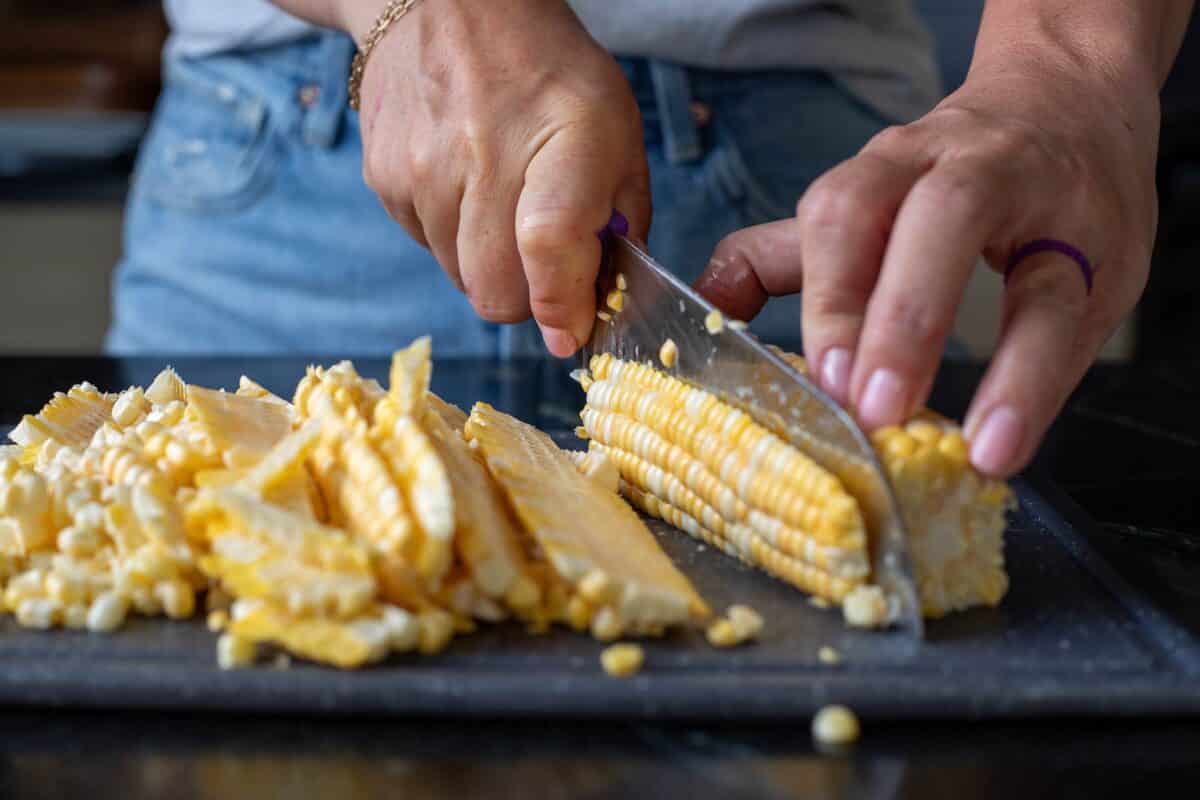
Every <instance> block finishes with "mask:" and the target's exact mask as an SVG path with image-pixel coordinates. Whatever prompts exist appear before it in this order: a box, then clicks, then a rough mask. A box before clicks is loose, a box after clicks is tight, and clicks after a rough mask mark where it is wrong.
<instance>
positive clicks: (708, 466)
mask: <svg viewBox="0 0 1200 800" xmlns="http://www.w3.org/2000/svg"><path fill="white" fill-rule="evenodd" d="M779 353H780V355H782V356H784V357H785V358H787V359H788V360H789V361H790V362H791V363H792V364H793V366H796V367H798V368H800V369H804V368H805V367H804V364H803V361H802V360H801V359H799V358H798V357H795V356H792V355H791V354H786V353H782V351H779ZM590 374H591V375H592V376H593V378H594V379H595V380H594V383H592V385H591V386H590V388H589V389H588V390H587V405H586V406H585V408H584V409H583V411H582V413H581V417H582V419H583V422H584V426H585V427H586V429H587V433H588V436H589V438H590V442H589V448H590V449H591V450H593V451H598V452H601V453H604V454H605V455H606V456H607V457H608V458H609V459H610V460H611V461H612V462H613V463H614V464H616V466H617V467H618V469H619V471H620V476H621V479H622V482H623V484H622V488H623V490H624V491H625V493H626V495H627V496H628V497H629V498H630V500H631V502H633V503H634V505H636V506H638V507H639V508H641V509H642V510H643V511H645V512H646V513H647V514H650V515H652V516H657V517H660V518H662V519H664V520H666V521H667V522H670V523H671V524H673V525H675V526H676V527H679V528H681V529H683V530H685V531H686V532H688V533H690V534H691V535H693V536H695V537H697V538H699V539H702V540H703V541H705V542H707V543H709V544H711V545H713V546H715V547H718V548H719V549H721V550H722V551H724V552H726V553H728V554H730V555H733V556H735V557H738V558H740V559H742V560H744V561H746V562H748V563H750V564H753V565H755V566H758V567H760V568H761V569H763V570H764V571H766V572H768V573H770V574H772V575H774V576H776V577H778V578H781V579H782V580H784V581H786V582H788V583H791V584H792V585H794V586H796V587H797V588H799V589H801V590H803V591H805V592H807V593H809V594H812V595H814V596H817V597H820V598H824V599H827V600H830V601H833V602H835V603H837V604H839V605H841V606H843V610H844V612H845V614H846V618H847V621H848V622H849V623H851V624H854V625H864V626H877V625H880V624H883V623H885V622H886V620H887V616H888V611H889V609H888V607H887V603H886V600H885V598H884V596H883V593H882V592H881V591H880V590H879V589H878V588H877V587H875V586H874V585H872V584H871V575H870V569H871V567H870V563H871V561H870V553H869V551H868V544H867V542H868V537H867V536H866V530H865V525H864V520H863V516H862V513H861V511H860V509H859V506H858V503H857V501H856V500H855V498H854V496H853V494H852V493H851V489H852V487H846V486H844V485H843V484H842V483H841V482H840V481H839V480H838V479H837V478H836V477H834V476H833V475H832V474H831V473H829V472H827V471H826V470H825V469H823V468H822V467H820V466H819V465H817V464H816V463H815V462H813V461H812V460H811V459H809V458H808V457H807V456H805V455H804V454H803V453H802V452H801V451H800V450H798V449H797V448H795V447H794V446H792V445H791V444H790V443H789V442H788V441H786V440H784V439H782V438H780V437H778V436H777V435H775V434H774V433H773V432H772V431H770V430H768V429H767V428H765V427H763V426H762V425H760V424H758V423H757V422H756V421H755V420H753V419H752V418H751V417H750V416H749V415H747V414H745V413H744V412H742V411H740V410H738V409H736V408H734V407H732V406H730V405H728V404H727V403H724V402H721V401H719V400H718V399H717V398H716V397H715V396H713V395H710V394H708V393H707V392H704V391H702V390H700V389H696V388H693V387H690V386H688V385H687V384H685V383H684V382H683V381H680V380H678V379H675V378H673V377H670V376H668V375H666V374H665V373H662V372H659V371H657V370H655V369H654V368H653V367H651V366H648V365H643V364H635V363H630V362H624V361H620V360H618V359H615V358H613V357H612V356H610V355H606V354H605V355H598V356H595V357H593V358H592V361H591V364H590ZM873 442H874V444H875V448H876V450H877V452H878V454H879V458H880V460H881V462H882V463H883V465H884V467H885V470H886V471H887V473H888V475H889V476H890V478H891V481H892V484H893V487H894V489H895V491H896V495H897V499H898V501H899V505H900V509H901V513H902V514H903V516H904V518H905V523H906V526H907V528H908V531H909V535H910V541H909V548H910V554H911V558H912V562H913V569H914V577H915V579H916V582H917V588H918V591H919V594H920V597H921V601H922V606H923V610H924V613H925V614H926V615H928V616H940V615H942V614H945V613H947V612H949V611H953V610H957V609H962V608H967V607H970V606H973V605H980V604H983V605H995V604H996V603H998V602H999V601H1000V599H1001V598H1002V597H1003V595H1004V592H1005V589H1006V587H1007V577H1006V575H1005V572H1004V564H1003V532H1004V527H1005V511H1006V509H1007V508H1008V506H1009V504H1010V503H1011V499H1010V498H1011V494H1010V492H1009V491H1008V489H1007V487H1006V486H1005V485H1004V484H1003V483H999V482H995V481H989V480H986V479H984V478H983V477H981V476H980V475H978V474H977V473H975V472H974V471H973V470H972V469H971V468H970V466H969V465H968V463H967V457H966V445H965V442H964V441H963V438H962V435H961V433H960V432H959V431H958V429H957V428H956V427H955V426H954V425H953V424H952V423H950V422H949V421H947V420H944V419H942V418H940V417H937V416H936V415H934V414H932V413H931V412H921V413H920V414H918V415H917V417H915V418H914V419H913V420H912V421H911V422H909V423H908V424H907V425H906V426H904V427H901V428H890V429H884V430H881V431H878V432H877V433H876V434H875V435H874V437H873ZM718 638H721V639H724V638H728V637H724V636H722V635H721V634H720V633H718Z"/></svg>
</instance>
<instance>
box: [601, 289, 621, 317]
mask: <svg viewBox="0 0 1200 800" xmlns="http://www.w3.org/2000/svg"><path fill="white" fill-rule="evenodd" d="M604 304H605V305H606V306H608V307H609V308H611V309H612V310H613V311H615V312H617V313H618V314H619V313H621V312H622V311H624V310H625V293H624V292H622V291H621V290H620V289H614V290H613V291H611V292H609V293H608V297H606V298H604Z"/></svg>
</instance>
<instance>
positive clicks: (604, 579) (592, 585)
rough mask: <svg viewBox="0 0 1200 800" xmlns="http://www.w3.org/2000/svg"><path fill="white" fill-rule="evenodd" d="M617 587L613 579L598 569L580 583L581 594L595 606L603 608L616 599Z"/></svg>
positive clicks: (585, 576) (584, 577)
mask: <svg viewBox="0 0 1200 800" xmlns="http://www.w3.org/2000/svg"><path fill="white" fill-rule="evenodd" d="M616 592H617V586H616V584H615V583H613V580H612V578H610V577H608V575H607V574H606V573H605V572H603V571H601V570H598V569H595V570H592V571H591V572H589V573H588V574H587V575H584V576H583V579H582V580H580V581H579V594H580V595H581V596H582V597H583V599H584V600H586V601H588V602H589V603H591V604H592V605H594V606H602V605H606V604H608V603H610V602H612V601H613V600H614V599H616Z"/></svg>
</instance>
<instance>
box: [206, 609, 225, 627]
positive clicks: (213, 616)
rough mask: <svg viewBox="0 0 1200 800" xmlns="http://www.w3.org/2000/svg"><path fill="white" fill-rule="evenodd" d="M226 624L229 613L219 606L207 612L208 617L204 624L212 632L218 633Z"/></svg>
mask: <svg viewBox="0 0 1200 800" xmlns="http://www.w3.org/2000/svg"><path fill="white" fill-rule="evenodd" d="M228 624H229V613H228V612H226V611H224V610H222V609H219V608H218V609H214V610H213V611H210V612H208V617H207V619H205V625H206V626H207V627H208V629H209V630H210V631H212V632H213V633H220V632H221V631H223V630H224V629H225V626H226V625H228Z"/></svg>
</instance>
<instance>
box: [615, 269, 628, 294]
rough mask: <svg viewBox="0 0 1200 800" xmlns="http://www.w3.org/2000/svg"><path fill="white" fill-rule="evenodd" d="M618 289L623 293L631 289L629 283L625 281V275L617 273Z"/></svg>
mask: <svg viewBox="0 0 1200 800" xmlns="http://www.w3.org/2000/svg"><path fill="white" fill-rule="evenodd" d="M617 288H618V289H620V290H621V291H622V292H623V291H625V290H626V289H628V288H629V281H627V280H625V273H623V272H618V273H617Z"/></svg>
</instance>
